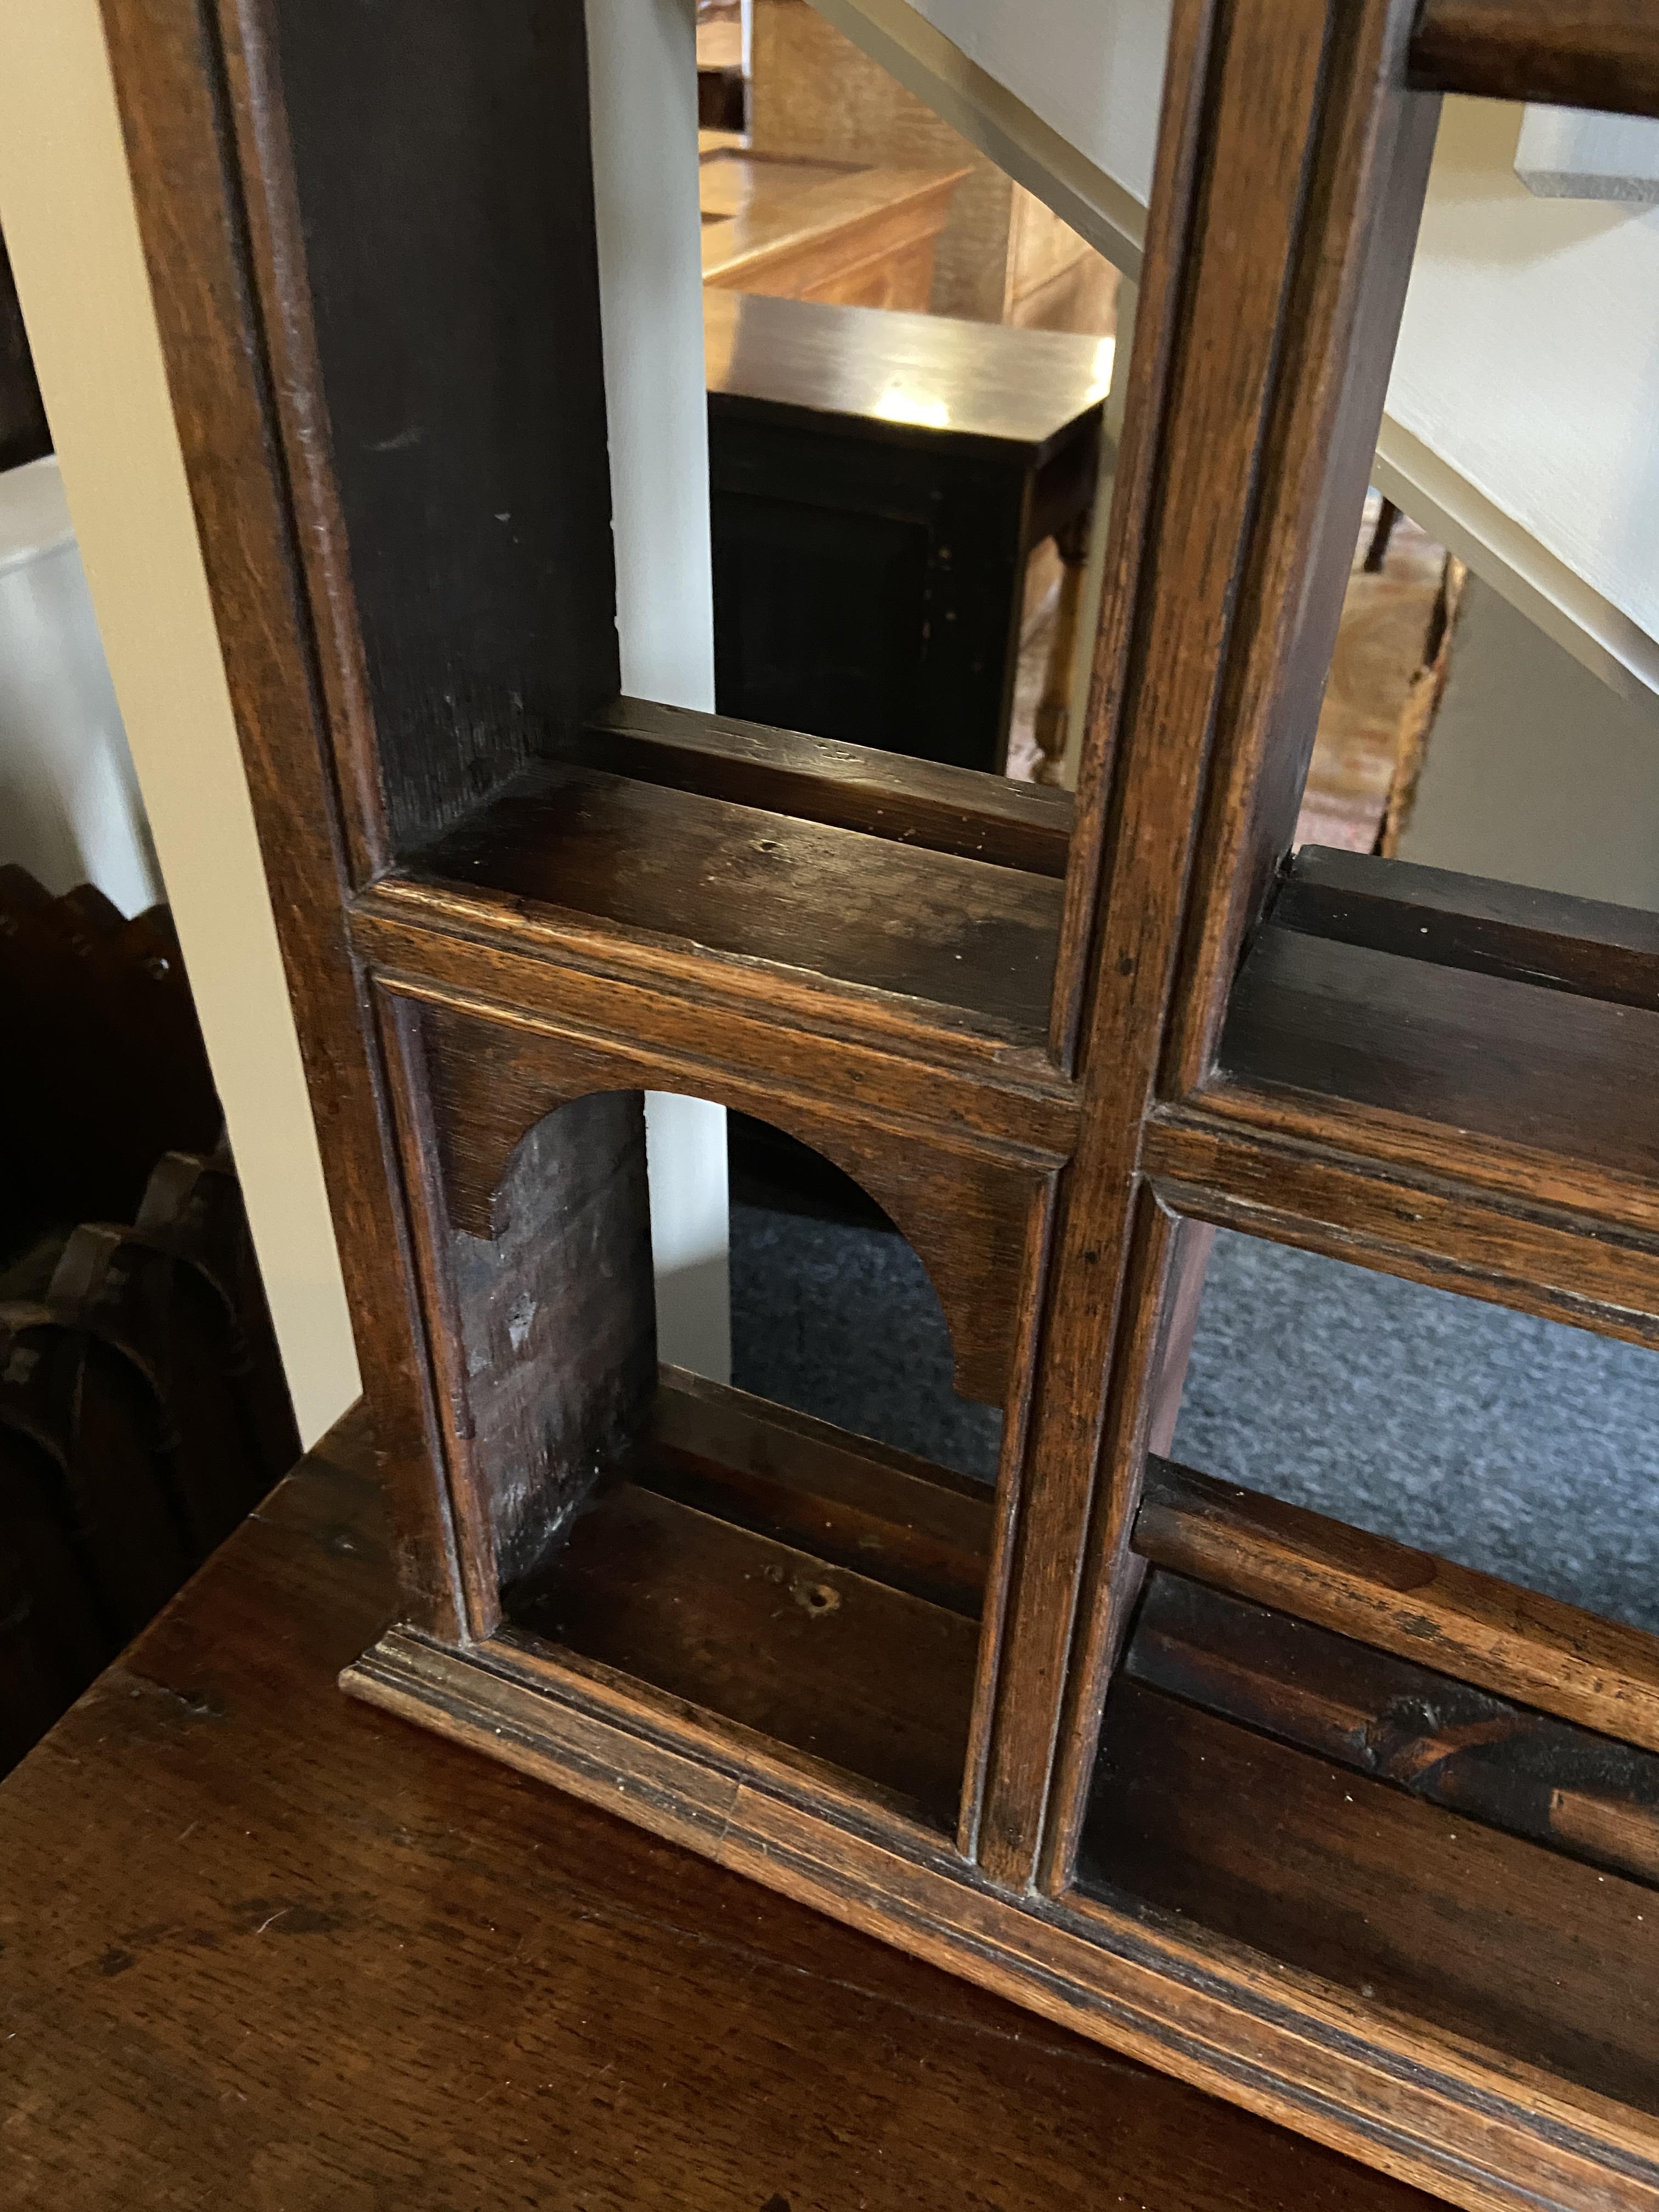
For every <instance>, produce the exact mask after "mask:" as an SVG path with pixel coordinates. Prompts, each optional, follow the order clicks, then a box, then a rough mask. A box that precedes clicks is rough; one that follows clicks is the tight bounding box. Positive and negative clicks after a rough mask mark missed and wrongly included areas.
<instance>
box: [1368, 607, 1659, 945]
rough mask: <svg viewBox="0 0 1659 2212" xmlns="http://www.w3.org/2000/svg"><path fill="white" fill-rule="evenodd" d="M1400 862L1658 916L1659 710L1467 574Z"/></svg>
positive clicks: (1655, 704)
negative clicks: (1623, 694) (1609, 681)
mask: <svg viewBox="0 0 1659 2212" xmlns="http://www.w3.org/2000/svg"><path fill="white" fill-rule="evenodd" d="M1400 857H1401V860H1418V861H1421V862H1423V863H1425V865H1426V866H1429V867H1433V868H1455V869H1458V870H1460V871H1462V872H1466V873H1468V874H1470V875H1476V876H1493V877H1496V878H1498V881H1499V882H1501V883H1511V884H1533V885H1534V886H1535V887H1536V888H1537V889H1539V890H1554V891H1571V892H1572V893H1573V894H1575V895H1576V896H1577V897H1579V898H1595V899H1611V900H1613V902H1615V903H1617V904H1619V905H1621V906H1635V907H1643V908H1646V909H1647V910H1648V911H1649V912H1653V911H1655V910H1656V909H1659V700H1654V699H1651V698H1645V697H1644V698H1642V699H1623V698H1620V696H1618V694H1617V693H1615V692H1613V691H1611V690H1608V688H1607V685H1606V684H1599V683H1597V681H1596V679H1595V677H1594V676H1592V675H1591V674H1590V673H1589V670H1588V669H1585V668H1583V667H1581V666H1580V665H1579V664H1578V662H1577V661H1576V660H1575V659H1573V658H1572V656H1571V654H1570V653H1566V652H1565V651H1564V650H1563V649H1562V647H1560V646H1559V645H1557V644H1556V643H1555V641H1553V639H1552V638H1549V637H1547V636H1546V635H1545V634H1544V632H1543V631H1542V630H1541V629H1538V628H1537V626H1536V625H1535V624H1534V623H1530V622H1528V620H1527V618H1526V617H1525V616H1524V615H1522V614H1520V613H1517V611H1516V609H1515V608H1513V607H1512V606H1510V605H1509V604H1508V603H1507V602H1506V601H1505V600H1504V599H1500V598H1499V597H1498V593H1497V592H1494V591H1492V589H1491V587H1490V586H1487V585H1485V584H1483V583H1482V582H1481V581H1480V579H1479V578H1478V577H1471V578H1470V580H1469V581H1468V585H1467V586H1465V588H1464V593H1463V601H1462V610H1461V612H1460V614H1459V616H1458V623H1457V635H1456V640H1455V650H1454V652H1453V653H1452V657H1451V675H1450V679H1449V682H1448V684H1447V686H1446V696H1445V698H1444V700H1443V702H1442V704H1441V708H1440V712H1439V714H1438V715H1437V717H1436V719H1435V725H1434V729H1433V732H1432V733H1431V737H1430V739H1429V748H1428V757H1427V761H1426V763H1425V767H1424V770H1423V777H1422V781H1421V783H1420V785H1419V788H1418V793H1417V801H1416V805H1414V807H1413V811H1412V815H1411V818H1410V820H1409V822H1408V823H1407V826H1406V830H1405V834H1404V836H1402V838H1401V844H1400Z"/></svg>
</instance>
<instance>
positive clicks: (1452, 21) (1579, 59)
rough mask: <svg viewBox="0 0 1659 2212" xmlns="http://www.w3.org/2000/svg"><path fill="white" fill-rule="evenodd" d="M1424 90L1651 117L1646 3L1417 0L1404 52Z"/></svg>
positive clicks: (1652, 62)
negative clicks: (1414, 22)
mask: <svg viewBox="0 0 1659 2212" xmlns="http://www.w3.org/2000/svg"><path fill="white" fill-rule="evenodd" d="M1411 79H1412V82H1413V84H1414V85H1415V86H1417V87H1418V88H1419V89H1420V90H1423V91H1430V92H1464V93H1473V94H1476V95H1477V96H1479V97H1480V98H1483V99H1487V100H1546V101H1549V102H1550V103H1552V104H1553V105H1554V106H1559V107H1597V108H1605V109H1607V110H1610V111H1612V112H1616V113H1618V114H1621V115H1659V24H1656V21H1655V16H1654V11H1653V9H1652V6H1651V5H1650V0H1424V7H1423V11H1422V14H1421V15H1420V16H1419V19H1418V24H1417V29H1416V32H1415V33H1414V34H1413V39H1412V46H1411Z"/></svg>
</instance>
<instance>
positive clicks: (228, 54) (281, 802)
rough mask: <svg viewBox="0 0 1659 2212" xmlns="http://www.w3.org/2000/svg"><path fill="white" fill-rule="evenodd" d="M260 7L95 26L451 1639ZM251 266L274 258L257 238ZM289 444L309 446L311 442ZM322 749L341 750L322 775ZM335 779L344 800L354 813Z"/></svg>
mask: <svg viewBox="0 0 1659 2212" xmlns="http://www.w3.org/2000/svg"><path fill="white" fill-rule="evenodd" d="M256 15H258V11H257V10H255V9H252V8H250V9H248V10H247V11H246V19H245V17H244V15H243V14H242V13H240V12H239V11H238V9H237V8H236V7H235V6H234V5H233V4H232V0H226V4H225V6H224V8H223V9H218V8H216V6H214V5H210V4H209V0H200V4H197V0H108V4H107V5H106V6H105V7H104V8H103V9H102V19H103V27H104V33H105V38H106V43H107V46H108V49H109V56H110V61H111V64H112V70H113V73H114V77H115V82H116V88H117V94H118V100H119V104H120V112H121V125H122V130H123V132H124V135H125V143H126V151H127V157H128V161H129V165H130V167H131V173H132V179H133V185H134V192H135V198H136V202H137V214H138V222H139V228H140V232H141V234H142V237H143V246H144V253H145V258H146V262H147V264H148V267H149V274H150V281H151V294H152V297H153V299H154V301H155V309H156V314H157V318H158V322H159V325H160V330H161V342H162V347H163V351H164V354H165V356H166V362H167V378H168V385H169V389H170V392H171V395H172V399H173V412H174V419H175V421H176V423H177V426H178V430H179V441H180V445H181V448H182V451H183V455H184V460H185V471H186V475H187V477H188V478H189V483H190V489H191V501H192V505H193V507H194V510H195V515H196V522H197V531H198V532H199V535H200V539H201V544H202V550H203V558H204V565H205V569H206V574H207V580H208V586H209V590H210V594H211V597H212V602H213V611H214V616H215V619H216V623H217V625H218V628H219V632H220V635H221V637H222V640H223V641H224V642H225V664H226V675H227V678H228V684H229V687H230V696H231V703H232V706H233V708H234V713H235V716H236V725H237V734H238V737H239V739H240V745H241V750H242V757H243V761H244V764H245V766H246V771H247V778H248V787H249V792H250V795H251V797H252V804H253V808H254V815H255V820H256V823H257V825H258V831H259V837H260V847H261V851H262V854H263V857H264V867H265V871H266V874H267V877H268V878H269V880H270V882H271V883H273V884H277V885H279V886H280V892H279V895H278V896H277V898H276V927H277V932H278V935H279V938H280V940H281V945H282V951H283V965H284V969H285V970H286V973H287V977H288V984H289V995H290V997H291V999H292V1000H293V1003H294V1008H295V1021H296V1024H297V1028H298V1032H299V1037H300V1044H301V1052H302V1054H303V1055H304V1058H305V1063H306V1072H307V1081H308V1084H309V1086H310V1090H311V1097H312V1103H313V1111H314V1112H315V1114H316V1116H317V1119H318V1121H319V1125H320V1126H321V1127H322V1128H323V1129H324V1130H325V1133H326V1134H325V1142H324V1145H323V1168H324V1173H325V1177H326V1179H327V1182H328V1188H329V1197H330V1201H331V1206H332V1208H333V1216H334V1222H335V1226H336V1228H337V1231H338V1234H339V1243H340V1252H341V1262H342V1266H343V1269H344V1273H345V1279H346V1284H347V1288H348V1293H349V1298H350V1304H351V1317H352V1324H353V1328H354V1330H355V1332H356V1341H357V1347H358V1353H359V1358H360V1363H361V1365H362V1371H363V1373H364V1374H365V1376H367V1377H368V1389H369V1392H370V1394H371V1395H372V1396H373V1398H374V1403H375V1408H376V1417H377V1419H378V1421H379V1423H380V1441H381V1447H382V1449H383V1452H384V1462H383V1464H384V1467H385V1472H386V1486H387V1491H388V1494H389V1495H390V1496H391V1497H392V1498H393V1499H395V1501H396V1504H397V1510H398V1514H399V1516H400V1528H401V1531H402V1534H403V1540H404V1561H405V1571H406V1583H405V1598H404V1602H405V1607H406V1617H407V1618H408V1619H410V1620H411V1621H414V1622H417V1623H418V1624H420V1625H421V1626H423V1627H425V1628H428V1629H430V1630H432V1631H434V1632H438V1633H449V1634H454V1633H457V1632H459V1626H460V1621H461V1613H460V1609H459V1607H460V1590H459V1579H458V1576H457V1572H456V1566H455V1559H454V1553H453V1534H452V1529H451V1526H450V1521H449V1515H448V1509H447V1500H446V1499H445V1498H444V1497H443V1495H442V1493H441V1491H439V1490H438V1489H437V1488H436V1487H435V1485H434V1482H433V1480H432V1468H433V1466H434V1463H435V1449H436V1437H435V1431H434V1427H433V1424H432V1419H431V1405H430V1400H429V1397H428V1379H427V1375H426V1371H425V1364H424V1354H423V1348H422V1344H421V1332H420V1323H419V1322H418V1319H417V1316H416V1310H415V1307H416V1293H415V1288H414V1285H413V1284H412V1282H411V1281H410V1279H409V1278H408V1276H407V1274H406V1273H404V1272H403V1267H402V1263H403V1262H404V1259H405V1257H406V1254H407V1249H408V1247H407V1239H406V1231H405V1224H404V1213H403V1208H402V1205H401V1201H400V1198H399V1196H398V1194H397V1193H396V1191H395V1190H394V1188H392V1181H391V1177H390V1173H389V1168H388V1163H389V1159H390V1157H391V1146H390V1133H389V1131H388V1130H387V1128H386V1125H385V1121H384V1120H383V1098H382V1091H381V1081H382V1071H381V1068H380V1060H379V1054H378V1050H377V1048H376V1046H375V1043H374V1039H373V1038H372V1036H368V1035H367V1034H366V1033H365V1030H364V1026H363V1018H362V994H361V986H360V983H359V980H358V977H357V975H356V971H355V966H354V962H353V957H352V952H351V947H350V943H349V933H348V927H347V923H346V919H345V915H344V913H343V902H344V899H345V896H346V895H347V884H348V880H349V868H348V860H347V855H348V854H354V856H355V860H356V865H357V866H359V867H360V868H361V867H363V866H367V865H368V859H369V851H368V848H369V847H370V846H371V845H372V843H373V840H372V838H370V837H369V836H368V830H367V825H366V823H365V821H364V819H363V818H362V806H363V805H364V802H363V798H362V786H363V781H364V779H365V777H366V776H367V769H365V768H364V766H363V764H362V762H361V761H360V760H357V759H356V756H355V755H354V754H353V750H352V738H351V734H350V732H349V728H348V727H347V726H346V725H345V722H344V721H343V720H335V719H332V718H331V714H330V711H329V701H328V696H327V695H325V693H324V692H323V691H322V690H319V683H318V656H317V649H316V648H317V638H316V630H315V628H314V627H313V625H314V624H315V623H317V621H318V620H319V603H318V602H317V601H314V600H312V599H309V597H308V593H307V579H306V576H305V574H304V571H303V568H302V564H301V552H300V547H301V544H307V545H313V546H314V545H315V544H316V543H317V542H318V540H319V538H322V537H324V536H325V534H326V532H325V525H326V523H327V520H328V518H327V517H326V516H325V514H323V513H320V511H314V510H313V509H312V508H309V507H308V508H307V512H306V514H305V517H304V521H305V525H306V527H305V528H304V529H303V530H302V529H301V522H300V518H298V517H296V514H295V507H294V503H293V500H292V496H291V494H292V492H293V489H294V482H295V478H291V477H290V476H289V471H288V470H287V469H285V468H284V466H283V456H282V448H281V435H282V424H281V422H280V421H279V419H278V409H277V398H278V394H279V393H285V394H288V395H289V397H290V398H293V397H296V396H297V394H298V393H299V392H300V391H301V387H302V386H303V383H304V375H303V363H301V362H290V363H289V367H290V368H291V369H292V371H293V374H292V375H291V376H282V375H279V374H277V373H276V367H275V365H274V364H273V362H272V359H271V356H270V347H269V341H270V339H271V337H272V336H273V333H275V334H276V336H277V337H279V338H280V336H281V333H282V331H283V318H282V316H281V314H280V313H270V314H269V315H267V314H264V313H262V312H261V306H260V301H259V297H258V269H257V268H256V267H255V265H254V261H253V258H252V257H251V247H252V242H253V240H256V239H262V240H264V243H265V246H266V247H267V248H268V247H269V246H270V240H271V232H270V214H269V209H268V206H267V194H266V187H267V186H269V187H270V192H271V194H272V195H274V197H276V198H277V199H280V198H281V197H282V194H281V191H280V190H279V188H278V184H277V181H276V176H275V172H277V171H280V170H281V169H282V168H283V156H282V155H281V154H280V152H273V151H272V149H271V144H270V140H271V137H272V135H273V134H274V136H275V137H276V142H277V145H278V147H280V143H281V138H282V130H281V113H280V103H277V104H276V107H275V109H274V110H273V106H272V104H271V97H270V82H269V77H270V69H269V55H268V53H267V52H266V48H265V43H264V40H265V34H266V31H267V30H268V28H269V26H268V24H266V23H265V22H264V19H263V16H259V17H258V20H255V19H256ZM245 32H246V36H245V35H244V33H245ZM284 235H286V234H284ZM289 243H290V244H291V240H289ZM264 265H265V266H266V268H267V273H269V270H270V255H269V252H267V255H266V261H265V264H264ZM273 281H274V280H273ZM283 358H284V360H286V359H287V356H286V355H284V356H283ZM300 427H301V428H303V427H304V425H303V424H302V425H301V426H300ZM301 449H302V450H301V455H300V460H301V462H303V461H304V452H303V440H301ZM290 459H291V460H292V456H290ZM295 469H296V477H298V478H301V479H302V478H303V476H304V468H303V467H301V466H299V465H297V464H295ZM336 550H337V549H336ZM347 627H348V628H349V623H348V625H347ZM354 634H355V633H354ZM331 758H332V760H334V761H341V762H347V763H352V762H354V761H355V762H356V765H355V766H351V767H350V772H349V774H348V773H344V772H343V773H342V775H341V776H340V777H337V776H336V775H335V773H334V772H333V769H332V767H331ZM369 780H371V781H372V779H369ZM343 788H344V789H346V790H347V791H348V792H349V793H355V794H356V795H355V796H354V798H353V800H352V805H351V806H350V807H349V808H345V807H343V806H342V804H341V792H342V789H343ZM372 811H373V809H372V807H371V808H368V812H371V813H372ZM394 1267H395V1268H396V1269H397V1270H398V1272H397V1274H396V1276H395V1279H394V1277H393V1275H392V1272H391V1270H392V1269H393V1268H394Z"/></svg>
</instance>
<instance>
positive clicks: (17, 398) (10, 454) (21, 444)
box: [0, 238, 52, 469]
mask: <svg viewBox="0 0 1659 2212" xmlns="http://www.w3.org/2000/svg"><path fill="white" fill-rule="evenodd" d="M51 451H52V431H51V429H50V428H48V426H47V422H46V408H45V405H44V404H42V401H41V398H40V381H39V380H38V379H37V377H36V376H35V374H34V359H33V356H32V355H31V353H30V352H29V340H28V332H27V331H26V330H25V329H24V327H23V310H22V307H21V302H20V301H19V300H18V297H17V285H16V282H15V279H14V277H13V276H12V273H11V256H10V255H9V253H8V252H6V241H5V240H4V239H3V238H0V469H16V468H21V466H22V465H23V464H24V462H26V461H38V460H40V459H41V457H42V456H43V455H44V454H46V453H50V452H51Z"/></svg>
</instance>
